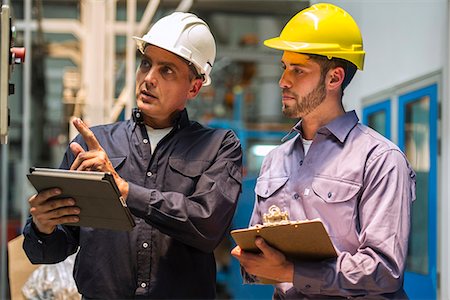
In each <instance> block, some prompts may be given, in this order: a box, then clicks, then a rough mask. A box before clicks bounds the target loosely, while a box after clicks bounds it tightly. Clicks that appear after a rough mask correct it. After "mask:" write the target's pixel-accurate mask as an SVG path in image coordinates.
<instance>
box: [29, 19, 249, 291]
mask: <svg viewBox="0 0 450 300" xmlns="http://www.w3.org/2000/svg"><path fill="white" fill-rule="evenodd" d="M135 40H136V42H137V46H138V49H139V50H140V52H141V56H142V57H141V62H140V65H139V67H138V70H137V72H136V100H137V107H138V108H137V109H135V110H134V112H133V118H132V119H130V120H127V121H123V122H117V123H114V124H109V125H102V126H96V127H93V128H90V129H89V128H88V127H87V126H86V124H84V123H83V122H82V121H81V120H80V119H77V120H75V121H74V122H73V124H74V126H75V127H76V128H77V129H78V131H79V132H80V134H79V135H78V136H77V137H76V138H75V140H74V141H73V142H72V143H71V144H70V149H69V150H68V151H67V152H66V153H65V156H64V159H63V161H62V163H61V166H60V167H61V168H63V169H71V170H81V171H84V170H92V171H102V172H110V173H111V174H113V176H114V179H115V182H116V183H117V186H118V187H119V190H120V193H121V194H122V196H123V198H124V199H126V204H127V206H128V207H129V209H130V211H131V213H132V214H133V218H134V220H135V223H136V226H135V227H134V228H133V230H131V231H130V232H123V231H112V230H100V229H94V228H84V227H75V226H66V225H62V224H63V223H71V222H77V221H78V220H79V217H78V214H79V213H80V209H79V208H78V207H77V203H76V201H77V199H70V198H69V199H58V200H55V199H54V198H53V197H54V196H57V195H59V194H60V193H61V191H60V190H58V189H50V190H46V191H43V192H40V193H38V194H36V195H34V196H32V197H31V198H30V199H29V204H30V213H31V217H30V218H29V219H28V221H27V224H26V226H25V228H24V235H25V242H24V249H25V251H26V253H27V255H28V257H29V258H30V260H31V261H32V262H33V263H55V262H59V261H62V260H64V259H65V258H66V257H67V256H69V255H71V254H73V253H75V252H76V251H77V250H78V248H79V252H78V256H77V259H76V264H75V269H74V277H75V281H76V283H77V287H78V289H79V292H80V293H81V294H82V295H83V298H84V299H91V298H95V299H98V298H101V299H130V298H136V299H138V298H141V299H143V298H145V299H149V298H150V299H168V298H170V299H186V298H190V299H214V298H215V282H216V263H215V259H214V255H213V250H214V248H215V247H216V246H217V245H218V244H219V243H220V242H221V240H222V239H223V237H224V235H225V233H226V231H227V230H228V228H229V225H230V223H231V220H232V217H233V214H234V211H235V208H236V204H237V199H238V196H239V193H240V190H241V176H242V174H241V163H242V162H241V159H242V152H241V147H240V143H239V141H238V139H237V138H236V136H235V134H234V133H233V132H232V131H231V130H218V129H211V128H207V127H204V126H202V125H201V124H199V123H197V122H194V121H190V120H189V118H188V114H187V112H186V109H185V106H186V103H187V101H188V100H191V99H194V98H195V97H196V96H197V94H198V93H199V91H200V89H201V87H202V86H203V85H208V84H210V82H211V77H210V73H211V69H212V66H213V64H214V59H215V55H216V47H215V41H214V38H213V35H212V34H211V32H210V30H209V27H208V26H207V24H206V23H205V22H204V21H203V20H201V19H200V18H198V17H197V16H195V15H194V14H191V13H181V12H175V13H173V14H171V15H169V16H166V17H164V18H162V19H160V20H159V21H158V22H156V23H155V24H154V25H153V26H152V27H151V29H150V31H149V32H148V33H147V34H145V35H144V36H143V37H142V38H137V37H135Z"/></svg>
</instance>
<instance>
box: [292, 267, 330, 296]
mask: <svg viewBox="0 0 450 300" xmlns="http://www.w3.org/2000/svg"><path fill="white" fill-rule="evenodd" d="M324 274H325V272H324V269H323V265H322V263H321V262H296V263H295V264H294V282H293V284H294V287H295V289H296V290H298V291H299V292H301V293H303V294H306V295H308V294H320V290H321V287H322V285H323V283H324V279H323V276H324Z"/></svg>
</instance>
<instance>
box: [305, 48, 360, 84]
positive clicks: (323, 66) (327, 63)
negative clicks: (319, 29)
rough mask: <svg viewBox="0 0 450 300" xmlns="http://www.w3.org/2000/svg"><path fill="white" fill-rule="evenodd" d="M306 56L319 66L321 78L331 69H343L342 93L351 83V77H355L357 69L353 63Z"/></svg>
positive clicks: (314, 55)
mask: <svg viewBox="0 0 450 300" xmlns="http://www.w3.org/2000/svg"><path fill="white" fill-rule="evenodd" d="M306 55H308V56H309V57H310V58H311V59H312V60H313V61H315V62H316V63H318V64H319V66H320V72H321V76H322V77H325V75H326V74H327V73H328V71H329V70H331V69H333V68H337V67H341V68H343V69H344V71H345V77H344V81H343V82H342V86H341V87H342V89H341V90H342V92H344V89H345V88H346V87H347V86H348V84H349V83H350V81H352V79H353V76H355V73H356V70H357V67H356V66H355V65H354V64H353V63H351V62H349V61H347V60H345V59H341V58H336V57H333V58H331V59H329V58H328V57H326V56H323V55H317V54H306Z"/></svg>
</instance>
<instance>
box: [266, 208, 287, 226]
mask: <svg viewBox="0 0 450 300" xmlns="http://www.w3.org/2000/svg"><path fill="white" fill-rule="evenodd" d="M263 220H264V221H263V225H265V226H274V225H282V224H290V223H291V222H290V221H289V213H288V212H287V211H281V209H280V208H279V207H278V206H276V205H272V206H270V207H269V209H268V212H267V213H266V214H263Z"/></svg>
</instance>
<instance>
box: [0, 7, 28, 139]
mask: <svg viewBox="0 0 450 300" xmlns="http://www.w3.org/2000/svg"><path fill="white" fill-rule="evenodd" d="M0 16H1V17H0V21H1V22H0V23H1V28H0V35H1V39H0V40H1V43H0V45H1V50H0V143H1V144H6V143H7V142H8V127H9V120H10V116H9V107H8V96H9V95H11V94H14V84H13V83H10V82H9V79H10V75H11V72H12V71H13V67H14V65H15V64H21V63H22V62H23V61H24V59H25V48H18V47H14V38H15V28H14V26H12V21H11V14H10V9H9V6H8V5H2V9H1V15H0Z"/></svg>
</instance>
